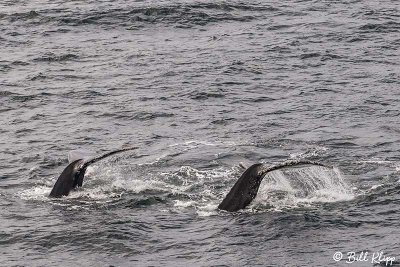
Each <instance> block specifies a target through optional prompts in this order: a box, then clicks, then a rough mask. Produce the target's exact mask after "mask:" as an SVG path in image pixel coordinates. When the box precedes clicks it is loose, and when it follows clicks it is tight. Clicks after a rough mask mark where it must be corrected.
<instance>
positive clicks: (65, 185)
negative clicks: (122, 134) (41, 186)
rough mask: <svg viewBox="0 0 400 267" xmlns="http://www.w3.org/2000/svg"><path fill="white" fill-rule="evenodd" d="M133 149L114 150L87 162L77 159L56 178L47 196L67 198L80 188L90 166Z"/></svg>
mask: <svg viewBox="0 0 400 267" xmlns="http://www.w3.org/2000/svg"><path fill="white" fill-rule="evenodd" d="M134 149H137V147H129V148H123V149H118V150H114V151H111V152H108V153H106V154H103V155H101V156H98V157H95V158H93V159H90V160H88V161H85V160H84V159H77V160H75V161H73V162H71V163H70V164H69V165H68V166H67V167H66V168H65V169H64V170H63V172H62V173H61V175H60V177H58V179H57V181H56V183H55V184H54V187H53V189H52V190H51V192H50V195H49V196H50V197H62V196H68V195H69V192H70V191H71V189H73V188H75V187H76V186H78V187H79V186H82V184H83V177H84V176H85V172H86V169H87V167H88V166H89V165H90V164H93V163H95V162H97V161H99V160H102V159H104V158H106V157H109V156H111V155H114V154H117V153H121V152H124V151H128V150H134Z"/></svg>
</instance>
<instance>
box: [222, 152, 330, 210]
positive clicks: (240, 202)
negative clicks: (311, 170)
mask: <svg viewBox="0 0 400 267" xmlns="http://www.w3.org/2000/svg"><path fill="white" fill-rule="evenodd" d="M297 165H317V166H323V167H327V168H332V167H331V166H327V165H325V164H322V163H318V162H314V161H307V160H298V161H286V162H283V163H281V164H278V165H274V166H272V167H268V168H267V167H265V166H264V165H263V164H261V163H257V164H254V165H252V166H250V167H249V168H248V169H247V170H245V172H244V173H243V174H242V175H241V176H240V178H239V180H238V181H237V182H236V183H235V185H234V186H233V187H232V189H231V191H229V193H228V194H227V195H226V197H225V198H224V200H222V202H221V204H219V206H218V208H219V209H221V210H226V211H238V210H240V209H243V208H245V207H246V206H247V205H249V204H250V203H251V201H253V199H254V198H255V197H256V195H257V192H258V189H259V187H260V184H261V181H262V180H263V178H264V176H265V175H266V174H267V173H268V172H271V171H275V170H279V169H282V168H286V167H291V166H297Z"/></svg>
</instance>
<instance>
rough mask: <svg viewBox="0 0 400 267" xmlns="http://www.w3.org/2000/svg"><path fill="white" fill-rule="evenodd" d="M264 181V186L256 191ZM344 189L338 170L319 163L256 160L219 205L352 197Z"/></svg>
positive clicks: (229, 206) (231, 206) (233, 207)
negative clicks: (263, 161) (271, 163)
mask: <svg viewBox="0 0 400 267" xmlns="http://www.w3.org/2000/svg"><path fill="white" fill-rule="evenodd" d="M304 166H309V167H307V168H304ZM298 167H303V168H298ZM286 173H287V174H286ZM265 178H267V179H265ZM263 180H266V181H267V185H264V186H263V187H262V188H261V190H259V189H260V185H261V182H262V181H263ZM347 188H348V186H347V185H346V184H345V183H344V181H343V179H342V177H341V175H340V173H339V171H338V170H337V169H335V168H333V167H331V166H327V165H324V164H321V163H318V162H312V161H302V160H299V161H286V162H283V163H281V164H277V165H273V166H271V167H267V166H265V165H264V164H261V163H258V164H254V165H252V166H250V167H249V168H248V169H247V170H245V172H244V173H243V174H242V175H241V176H240V178H239V179H238V181H237V182H236V183H235V185H234V186H233V187H232V189H231V190H230V192H229V193H228V194H227V195H226V197H225V198H224V199H223V200H222V202H221V204H220V205H219V206H218V208H219V209H221V210H226V211H237V210H240V209H243V208H245V207H247V206H248V205H249V204H250V203H252V202H253V200H254V199H255V198H256V197H257V199H260V198H261V199H262V200H263V199H265V200H266V201H267V204H268V205H275V204H277V203H278V204H279V203H280V202H282V201H283V202H286V201H289V200H290V201H289V202H290V203H291V206H293V205H295V204H296V203H297V202H302V201H306V202H313V201H322V202H326V201H337V200H338V199H340V198H344V199H348V198H351V197H352V196H351V192H350V191H348V189H347ZM259 191H260V192H259ZM350 196H351V197H350ZM274 197H276V198H277V199H278V200H276V199H275V198H274ZM254 203H257V201H256V202H253V204H254ZM278 206H279V205H278Z"/></svg>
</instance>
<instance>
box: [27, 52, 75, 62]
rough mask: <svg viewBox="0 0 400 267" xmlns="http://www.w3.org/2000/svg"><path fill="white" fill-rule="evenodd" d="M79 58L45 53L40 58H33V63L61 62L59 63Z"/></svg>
mask: <svg viewBox="0 0 400 267" xmlns="http://www.w3.org/2000/svg"><path fill="white" fill-rule="evenodd" d="M78 58H79V56H78V55H75V54H71V53H68V54H61V55H56V54H54V53H46V54H44V55H42V56H40V57H37V58H34V59H33V61H35V62H61V61H69V60H76V59H78Z"/></svg>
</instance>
